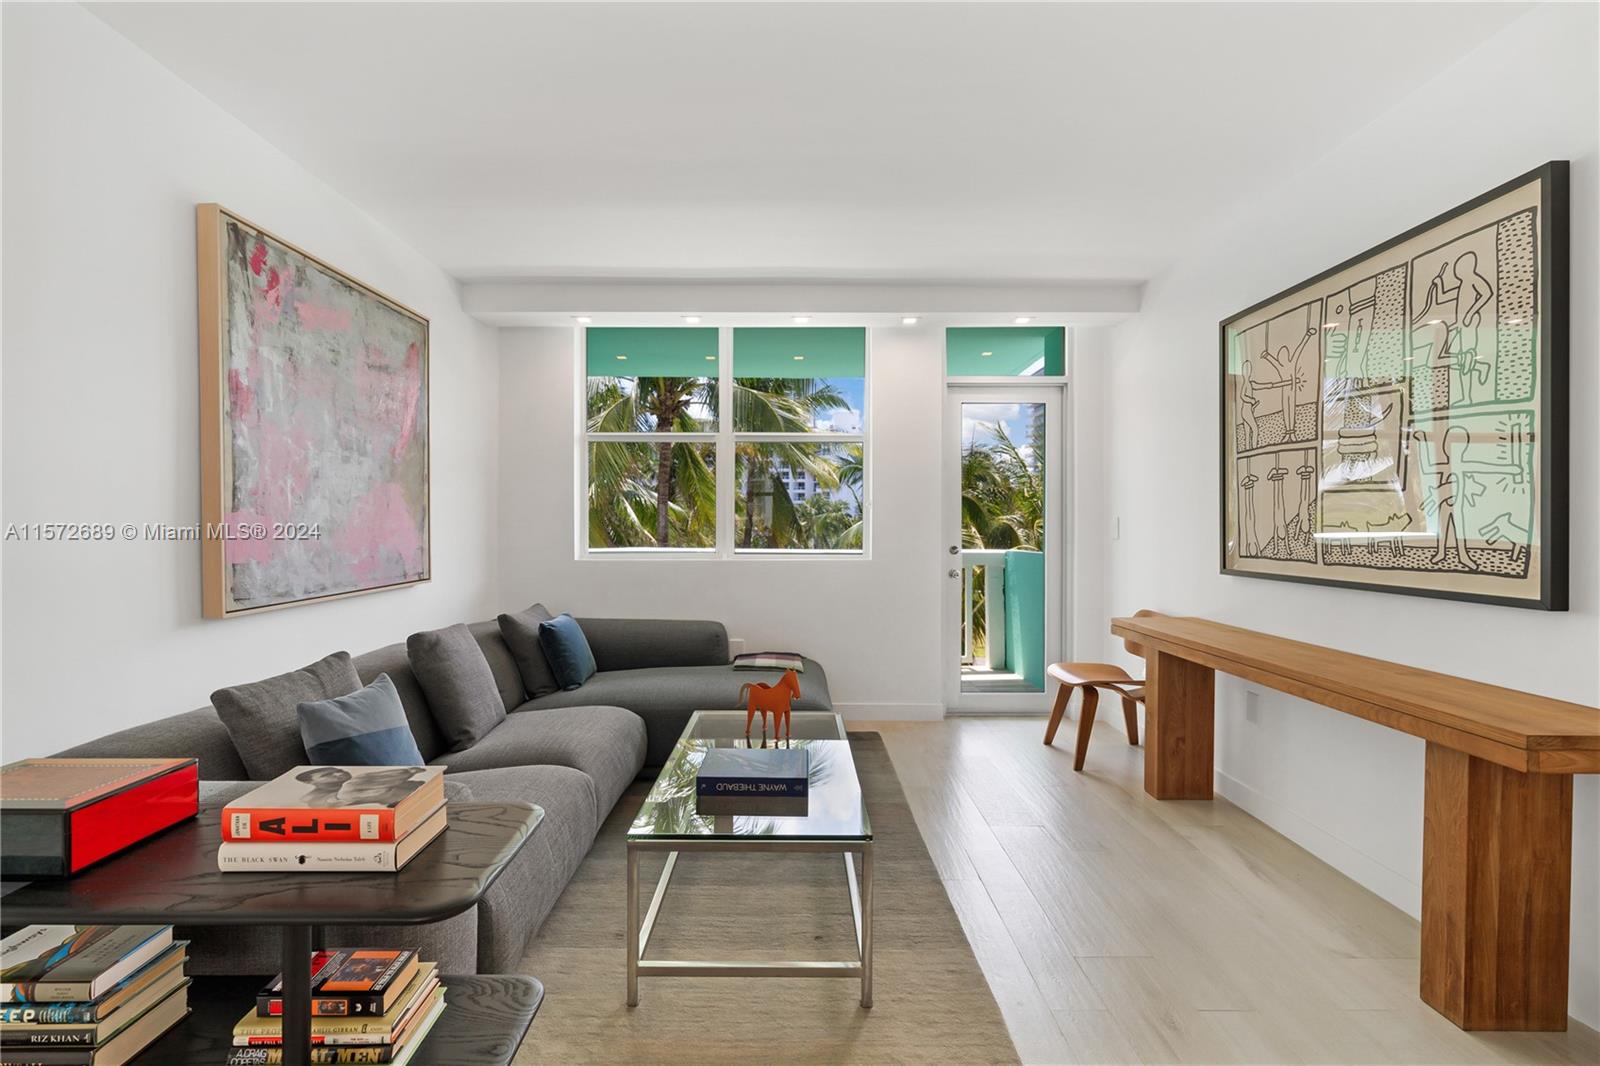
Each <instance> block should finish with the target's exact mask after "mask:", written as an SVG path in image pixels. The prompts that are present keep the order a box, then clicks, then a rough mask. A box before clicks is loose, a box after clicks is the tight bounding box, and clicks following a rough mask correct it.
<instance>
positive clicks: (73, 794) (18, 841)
mask: <svg viewBox="0 0 1600 1066" xmlns="http://www.w3.org/2000/svg"><path fill="white" fill-rule="evenodd" d="M199 809H200V766H199V762H198V761H197V760H195V759H23V760H22V761H21V762H14V763H8V764H7V765H5V766H0V841H3V845H0V876H3V877H8V878H24V877H67V876H70V875H72V874H75V873H77V872H78V871H79V870H82V869H84V868H85V867H88V866H92V865H94V864H95V863H97V862H99V861H100V860H101V859H105V858H109V857H110V856H112V855H115V854H116V853H117V852H119V851H122V850H123V849H125V848H128V847H131V846H132V845H134V844H137V843H138V842H139V841H141V840H143V839H145V838H146V837H148V836H151V835H152V834H154V833H159V832H160V831H161V830H163V829H166V828H168V827H169V826H173V825H176V824H178V823H179V822H181V821H183V820H184V819H186V818H193V817H194V816H195V813H196V812H197V811H198V810H199Z"/></svg>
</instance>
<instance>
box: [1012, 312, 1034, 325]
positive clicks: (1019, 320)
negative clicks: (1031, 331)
mask: <svg viewBox="0 0 1600 1066" xmlns="http://www.w3.org/2000/svg"><path fill="white" fill-rule="evenodd" d="M1011 321H1013V322H1015V323H1016V324H1017V325H1019V326H1026V325H1027V324H1028V323H1029V322H1032V321H1033V319H1032V318H1030V317H1029V316H1027V315H1018V316H1017V317H1016V318H1013V319H1012V320H1011Z"/></svg>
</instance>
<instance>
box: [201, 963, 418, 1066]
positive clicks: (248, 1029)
mask: <svg viewBox="0 0 1600 1066" xmlns="http://www.w3.org/2000/svg"><path fill="white" fill-rule="evenodd" d="M437 969H438V968H437V966H436V965H435V964H434V963H431V962H425V963H422V964H421V965H420V966H419V967H418V968H417V973H416V976H414V977H413V978H412V979H411V982H410V984H408V985H407V986H406V987H405V989H404V991H403V992H402V993H401V994H400V996H399V998H398V999H397V1000H396V1001H395V1004H394V1006H392V1007H390V1008H389V1009H388V1010H387V1011H385V1012H384V1013H383V1014H380V1015H377V1016H376V1017H365V1018H326V1017H324V1018H312V1019H311V1042H312V1043H313V1044H332V1045H338V1044H395V1043H399V1042H400V1041H401V1040H402V1039H403V1038H404V1035H405V1034H406V1032H407V1030H408V1029H409V1028H410V1026H411V1025H412V1023H413V1022H415V1021H416V1020H417V1019H418V1018H420V1017H422V1016H424V1015H425V1014H426V1013H427V1012H428V1010H429V1008H430V1007H431V1000H433V999H434V998H438V997H442V996H443V995H444V992H443V989H442V988H441V987H440V985H439V975H438V973H437V972H436V971H437ZM233 1043H234V1045H235V1046H236V1047H250V1046H252V1045H256V1044H261V1045H266V1046H273V1045H282V1043H283V1019H281V1018H262V1017H260V1016H259V1015H258V1014H257V1013H256V1011H255V1008H253V1007H252V1008H251V1009H250V1012H249V1013H247V1014H246V1015H245V1016H244V1017H243V1018H240V1019H239V1021H238V1022H237V1024H235V1025H234V1027H233Z"/></svg>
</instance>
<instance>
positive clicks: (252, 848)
mask: <svg viewBox="0 0 1600 1066" xmlns="http://www.w3.org/2000/svg"><path fill="white" fill-rule="evenodd" d="M447 818H448V815H447V813H446V809H445V802H444V769H443V768H442V767H438V766H297V767H295V768H294V769H293V770H290V771H289V772H287V773H285V774H282V775H280V776H279V777H276V778H274V779H273V780H271V781H269V782H267V783H266V784H264V785H262V786H261V787H260V788H257V789H255V790H253V791H251V792H247V793H245V794H244V795H243V796H240V797H239V798H238V799H236V800H234V801H233V802H232V803H229V804H228V805H227V806H226V807H225V808H223V811H222V841H223V843H222V846H221V848H219V849H218V850H217V866H218V867H219V868H221V869H222V870H223V871H224V872H226V873H288V872H297V873H394V872H396V871H398V870H400V869H402V868H403V867H404V866H405V865H406V863H408V862H410V861H411V860H412V859H413V858H415V857H416V855H417V854H418V853H419V852H420V851H422V849H423V848H425V847H427V846H428V844H429V843H431V842H432V841H433V839H434V838H435V837H437V836H438V835H439V834H440V833H443V832H444V829H445V824H446V821H447Z"/></svg>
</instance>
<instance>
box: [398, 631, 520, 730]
mask: <svg viewBox="0 0 1600 1066" xmlns="http://www.w3.org/2000/svg"><path fill="white" fill-rule="evenodd" d="M406 657H407V658H408V659H410V660H411V672H412V673H413V674H415V675H416V677H417V684H419V685H421V686H422V691H423V692H425V693H427V695H428V706H429V707H430V708H432V710H433V720H434V721H435V722H438V723H439V732H441V733H443V734H444V742H445V744H446V745H447V746H448V748H449V750H450V751H462V750H464V749H466V748H470V747H472V745H474V744H476V743H477V742H478V741H480V740H482V739H483V738H484V737H485V736H487V735H488V733H489V730H491V729H493V728H494V727H495V726H497V725H499V724H500V723H501V722H503V721H505V719H506V705H505V704H504V703H503V702H501V700H500V689H499V688H498V687H497V686H496V685H495V681H494V671H493V670H491V669H489V660H488V659H485V658H484V657H483V649H482V648H480V647H478V642H477V641H476V640H474V639H473V636H472V631H471V630H469V629H468V628H467V627H466V626H465V625H461V624H457V625H453V626H450V627H448V628H446V629H433V630H429V631H427V632H424V633H413V634H411V635H410V636H409V637H407V638H406Z"/></svg>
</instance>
